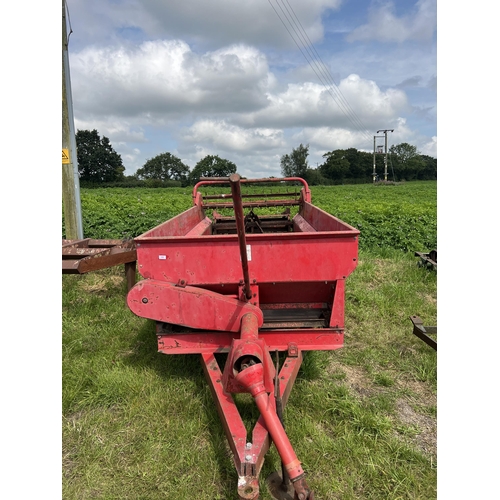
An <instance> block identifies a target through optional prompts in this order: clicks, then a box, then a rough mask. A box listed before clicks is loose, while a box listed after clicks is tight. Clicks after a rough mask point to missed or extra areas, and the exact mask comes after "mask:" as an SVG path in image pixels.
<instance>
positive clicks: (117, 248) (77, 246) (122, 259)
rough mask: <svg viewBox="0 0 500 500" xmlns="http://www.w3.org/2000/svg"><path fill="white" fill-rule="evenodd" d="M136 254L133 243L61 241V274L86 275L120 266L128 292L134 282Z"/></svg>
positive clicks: (86, 240)
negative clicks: (122, 269) (123, 269)
mask: <svg viewBox="0 0 500 500" xmlns="http://www.w3.org/2000/svg"><path fill="white" fill-rule="evenodd" d="M136 261H137V252H136V249H135V243H134V242H133V241H123V240H95V239H91V238H84V239H81V240H65V239H63V240H62V274H86V273H88V272H91V271H98V270H100V269H106V268H108V267H114V266H118V265H121V264H124V265H125V278H126V280H127V287H128V290H130V289H131V288H132V287H133V286H134V284H135V282H136Z"/></svg>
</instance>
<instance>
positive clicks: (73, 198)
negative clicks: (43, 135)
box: [62, 0, 83, 240]
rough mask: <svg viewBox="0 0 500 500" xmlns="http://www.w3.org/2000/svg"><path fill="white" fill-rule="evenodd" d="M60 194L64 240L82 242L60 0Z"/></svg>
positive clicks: (69, 91) (64, 11) (64, 25)
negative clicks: (64, 232) (64, 228)
mask: <svg viewBox="0 0 500 500" xmlns="http://www.w3.org/2000/svg"><path fill="white" fill-rule="evenodd" d="M62 104H63V106H62V195H63V207H64V222H65V226H66V238H67V239H70V240H71V239H83V225H82V210H81V206H80V179H79V177H78V163H77V159H76V136H75V129H74V122H73V103H72V99H71V82H70V75H69V58H68V36H67V30H66V0H62Z"/></svg>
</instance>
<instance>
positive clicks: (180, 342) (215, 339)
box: [157, 328, 344, 354]
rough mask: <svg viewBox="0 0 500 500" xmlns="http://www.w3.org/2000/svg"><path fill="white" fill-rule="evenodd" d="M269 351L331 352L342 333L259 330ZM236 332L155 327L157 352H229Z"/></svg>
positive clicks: (326, 330)
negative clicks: (164, 330)
mask: <svg viewBox="0 0 500 500" xmlns="http://www.w3.org/2000/svg"><path fill="white" fill-rule="evenodd" d="M259 337H260V338H261V339H264V340H265V342H266V345H267V346H268V348H269V351H276V350H278V351H287V350H288V349H289V346H290V344H291V343H292V342H293V343H294V344H295V345H297V346H298V348H299V349H300V350H302V351H331V350H335V349H339V348H341V347H343V345H344V333H343V330H336V329H334V328H321V329H319V328H303V329H300V330H285V329H283V330H276V331H268V330H267V331H266V330H260V331H259ZM237 338H238V333H231V332H216V331H208V332H207V331H197V332H195V333H193V332H186V333H167V334H165V333H160V332H159V331H158V328H157V340H158V352H161V353H163V354H209V353H215V352H220V353H226V352H229V349H230V347H231V342H232V341H233V339H237Z"/></svg>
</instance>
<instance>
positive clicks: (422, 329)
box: [410, 316, 437, 351]
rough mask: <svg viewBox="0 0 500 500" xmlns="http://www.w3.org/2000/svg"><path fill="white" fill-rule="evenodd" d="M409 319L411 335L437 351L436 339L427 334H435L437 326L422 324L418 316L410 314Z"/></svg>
mask: <svg viewBox="0 0 500 500" xmlns="http://www.w3.org/2000/svg"><path fill="white" fill-rule="evenodd" d="M410 319H411V321H412V323H413V335H416V336H417V337H418V338H419V339H420V340H423V341H424V342H425V343H426V344H427V345H428V346H430V347H432V348H433V349H434V350H435V351H437V340H436V339H434V338H432V337H430V336H429V335H437V326H424V323H423V321H422V320H421V319H420V318H419V317H418V316H410Z"/></svg>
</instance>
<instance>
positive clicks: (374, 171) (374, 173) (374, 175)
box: [372, 132, 384, 184]
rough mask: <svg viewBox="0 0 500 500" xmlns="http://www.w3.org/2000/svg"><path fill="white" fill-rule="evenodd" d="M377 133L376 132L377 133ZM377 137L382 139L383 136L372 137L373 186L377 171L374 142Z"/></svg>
mask: <svg viewBox="0 0 500 500" xmlns="http://www.w3.org/2000/svg"><path fill="white" fill-rule="evenodd" d="M377 133H378V132H377ZM377 137H384V136H383V135H374V136H373V174H372V175H373V184H375V179H376V178H377V171H376V166H377V161H376V154H377V150H376V148H377V145H376V140H377Z"/></svg>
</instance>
